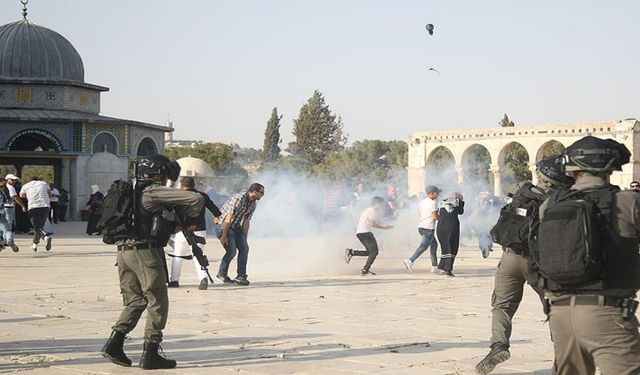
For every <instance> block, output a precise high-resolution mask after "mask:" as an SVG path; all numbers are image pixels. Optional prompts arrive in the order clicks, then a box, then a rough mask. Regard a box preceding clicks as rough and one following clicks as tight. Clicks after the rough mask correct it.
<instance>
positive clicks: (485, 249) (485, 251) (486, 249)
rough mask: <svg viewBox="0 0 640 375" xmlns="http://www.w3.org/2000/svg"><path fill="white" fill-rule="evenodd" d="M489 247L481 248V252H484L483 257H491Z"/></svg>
mask: <svg viewBox="0 0 640 375" xmlns="http://www.w3.org/2000/svg"><path fill="white" fill-rule="evenodd" d="M489 251H490V250H489V248H487V247H485V248H482V249H480V252H482V257H483V258H488V257H489Z"/></svg>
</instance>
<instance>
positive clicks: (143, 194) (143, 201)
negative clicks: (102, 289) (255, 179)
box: [101, 155, 204, 369]
mask: <svg viewBox="0 0 640 375" xmlns="http://www.w3.org/2000/svg"><path fill="white" fill-rule="evenodd" d="M135 173H136V182H135V189H134V190H133V194H134V199H133V202H134V203H133V205H134V207H133V210H134V215H133V216H134V219H133V228H134V230H133V231H132V233H131V234H130V235H128V236H127V237H128V238H127V239H124V240H120V241H118V242H116V244H117V246H118V255H117V262H118V263H117V264H118V275H119V279H120V290H121V293H122V298H123V304H124V309H123V310H122V313H121V314H120V317H119V319H118V321H117V322H116V323H115V325H114V326H113V327H112V329H113V332H112V333H111V337H109V339H108V341H107V343H106V344H105V345H104V347H103V348H102V351H101V352H102V354H103V356H104V357H106V358H108V359H110V360H111V361H112V362H114V363H116V364H118V365H121V366H131V360H130V359H129V358H127V356H126V354H125V353H124V350H123V343H124V338H125V335H126V334H127V333H129V332H130V331H132V330H133V329H134V328H135V326H136V324H137V323H138V320H139V319H140V316H141V315H142V312H143V311H144V310H147V322H146V325H145V330H144V350H143V353H142V357H141V358H140V367H142V368H143V369H162V368H174V367H176V361H175V360H171V359H167V358H165V357H164V356H160V354H158V349H159V346H160V342H161V341H162V330H163V329H164V327H165V325H166V322H167V314H168V312H169V298H168V295H167V277H166V264H165V259H164V252H163V249H162V248H163V247H164V246H165V245H166V242H167V241H168V238H169V235H170V234H171V233H172V232H173V230H174V229H175V225H173V224H172V222H171V221H170V220H169V218H170V217H171V215H170V214H169V211H168V210H170V209H171V208H172V207H174V206H180V207H183V208H184V214H185V216H186V218H187V223H189V224H190V223H193V224H195V222H196V221H197V219H198V216H199V214H200V212H202V210H203V207H204V199H203V198H202V196H201V195H200V194H198V193H197V192H191V191H184V190H178V189H173V188H169V187H166V186H165V184H166V182H167V179H171V180H175V179H177V177H178V175H179V173H180V166H179V165H178V164H177V163H175V162H171V161H170V160H169V159H167V158H166V157H165V156H162V155H153V156H147V157H141V158H139V159H138V160H137V161H136V172H135ZM189 224H186V225H189ZM172 225H173V227H172Z"/></svg>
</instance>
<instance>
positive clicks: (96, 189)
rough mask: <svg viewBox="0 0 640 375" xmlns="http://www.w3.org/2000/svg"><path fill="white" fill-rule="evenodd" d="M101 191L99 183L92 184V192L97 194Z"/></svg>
mask: <svg viewBox="0 0 640 375" xmlns="http://www.w3.org/2000/svg"><path fill="white" fill-rule="evenodd" d="M99 191H100V186H98V185H91V194H95V193H97V192H99Z"/></svg>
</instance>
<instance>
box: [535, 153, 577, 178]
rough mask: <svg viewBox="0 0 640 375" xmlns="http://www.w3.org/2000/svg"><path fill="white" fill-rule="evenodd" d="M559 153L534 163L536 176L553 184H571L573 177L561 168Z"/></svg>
mask: <svg viewBox="0 0 640 375" xmlns="http://www.w3.org/2000/svg"><path fill="white" fill-rule="evenodd" d="M559 156H560V155H554V156H548V157H546V158H544V159H542V160H540V161H539V162H538V163H537V164H536V173H537V175H538V178H539V179H540V180H542V181H546V182H548V183H549V184H551V185H553V186H568V185H571V184H573V181H574V180H573V178H572V177H570V176H567V175H566V173H564V171H563V170H562V166H561V165H560V160H559Z"/></svg>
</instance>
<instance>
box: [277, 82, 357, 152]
mask: <svg viewBox="0 0 640 375" xmlns="http://www.w3.org/2000/svg"><path fill="white" fill-rule="evenodd" d="M293 135H294V137H295V141H294V142H291V143H289V147H288V148H287V151H289V152H290V153H291V155H292V156H294V157H296V158H299V159H302V160H303V161H305V162H310V163H312V164H321V163H322V162H323V161H324V160H325V158H326V157H327V156H328V155H330V154H335V153H337V152H339V151H341V150H343V149H344V145H345V143H346V141H347V137H346V135H345V134H344V130H343V125H342V119H341V118H340V117H338V116H336V115H334V114H332V113H331V111H330V110H329V106H328V105H326V104H325V101H324V97H323V96H322V94H321V93H320V91H318V90H315V91H314V92H313V95H312V96H311V98H309V100H308V101H307V103H305V104H304V105H303V106H302V108H300V114H299V115H298V118H297V119H295V120H293Z"/></svg>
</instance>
